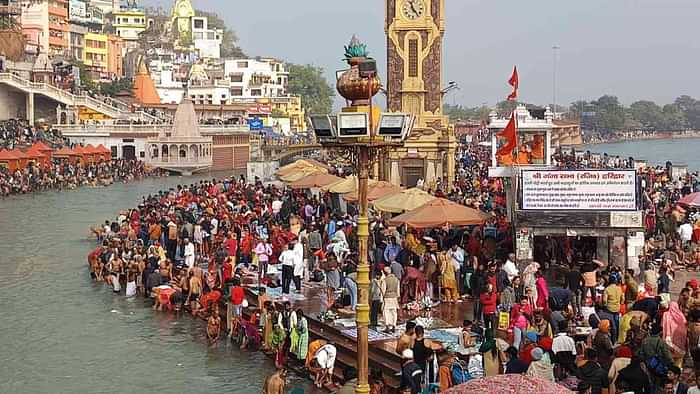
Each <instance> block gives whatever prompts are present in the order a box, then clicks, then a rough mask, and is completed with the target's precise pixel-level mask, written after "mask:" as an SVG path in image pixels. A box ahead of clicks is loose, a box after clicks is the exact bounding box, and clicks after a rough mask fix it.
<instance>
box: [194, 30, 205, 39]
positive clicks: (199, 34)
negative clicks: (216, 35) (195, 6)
mask: <svg viewBox="0 0 700 394" xmlns="http://www.w3.org/2000/svg"><path fill="white" fill-rule="evenodd" d="M203 37H204V33H202V32H201V31H195V32H193V33H192V38H193V39H195V40H201V39H202V38H203Z"/></svg>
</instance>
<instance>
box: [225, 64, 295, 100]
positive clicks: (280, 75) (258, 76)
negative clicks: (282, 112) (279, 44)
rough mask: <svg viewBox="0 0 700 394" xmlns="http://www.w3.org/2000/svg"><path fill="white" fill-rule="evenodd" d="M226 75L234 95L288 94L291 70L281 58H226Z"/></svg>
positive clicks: (278, 95)
mask: <svg viewBox="0 0 700 394" xmlns="http://www.w3.org/2000/svg"><path fill="white" fill-rule="evenodd" d="M224 76H225V77H226V78H228V79H229V80H230V81H231V96H232V97H243V98H258V97H282V96H286V95H287V83H288V81H289V72H287V70H286V68H285V67H284V62H282V61H281V60H277V59H272V58H255V59H233V60H226V61H225V62H224Z"/></svg>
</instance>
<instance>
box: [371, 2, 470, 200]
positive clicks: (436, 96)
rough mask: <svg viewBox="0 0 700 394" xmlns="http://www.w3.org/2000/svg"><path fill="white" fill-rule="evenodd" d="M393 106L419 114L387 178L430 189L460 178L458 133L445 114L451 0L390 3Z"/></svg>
mask: <svg viewBox="0 0 700 394" xmlns="http://www.w3.org/2000/svg"><path fill="white" fill-rule="evenodd" d="M385 3H386V21H385V32H386V36H387V84H386V90H387V106H388V110H389V111H391V112H405V113H411V114H414V115H416V117H417V121H416V125H415V127H414V129H413V131H412V133H411V136H410V137H409V139H408V140H407V141H406V143H405V144H404V147H403V148H399V149H397V150H395V151H394V152H392V153H391V154H390V157H389V159H388V160H389V162H390V163H389V165H388V166H385V168H386V169H385V170H384V174H383V175H384V176H386V177H388V178H389V179H390V180H391V182H392V183H395V184H399V183H400V184H403V185H405V186H414V185H415V184H416V182H417V181H418V179H423V180H424V181H425V185H426V188H433V190H434V186H437V183H438V181H440V183H441V186H442V187H443V189H444V190H446V187H445V185H446V184H451V182H452V181H453V180H454V170H455V169H454V152H455V150H456V147H457V143H456V139H455V137H454V129H453V128H451V127H450V125H449V122H448V119H447V117H445V116H443V115H442V95H443V93H442V42H443V36H444V33H445V0H385Z"/></svg>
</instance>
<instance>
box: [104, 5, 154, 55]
mask: <svg viewBox="0 0 700 394" xmlns="http://www.w3.org/2000/svg"><path fill="white" fill-rule="evenodd" d="M112 26H113V27H114V30H115V32H116V33H117V36H119V37H121V38H122V39H124V41H125V43H126V46H127V47H128V48H134V47H137V46H138V39H139V34H141V33H143V32H144V31H145V30H146V13H145V12H144V10H143V9H141V8H124V7H123V8H119V9H118V10H115V11H113V12H112Z"/></svg>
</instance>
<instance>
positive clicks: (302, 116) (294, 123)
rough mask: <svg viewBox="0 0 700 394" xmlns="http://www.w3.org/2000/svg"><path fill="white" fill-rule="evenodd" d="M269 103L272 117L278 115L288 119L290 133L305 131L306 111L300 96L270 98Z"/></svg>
mask: <svg viewBox="0 0 700 394" xmlns="http://www.w3.org/2000/svg"><path fill="white" fill-rule="evenodd" d="M270 102H271V104H272V111H273V115H277V114H278V113H279V114H283V115H284V116H285V117H287V118H289V126H290V131H292V132H294V131H306V111H304V107H302V105H301V97H300V96H292V95H288V96H286V97H272V98H270Z"/></svg>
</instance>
